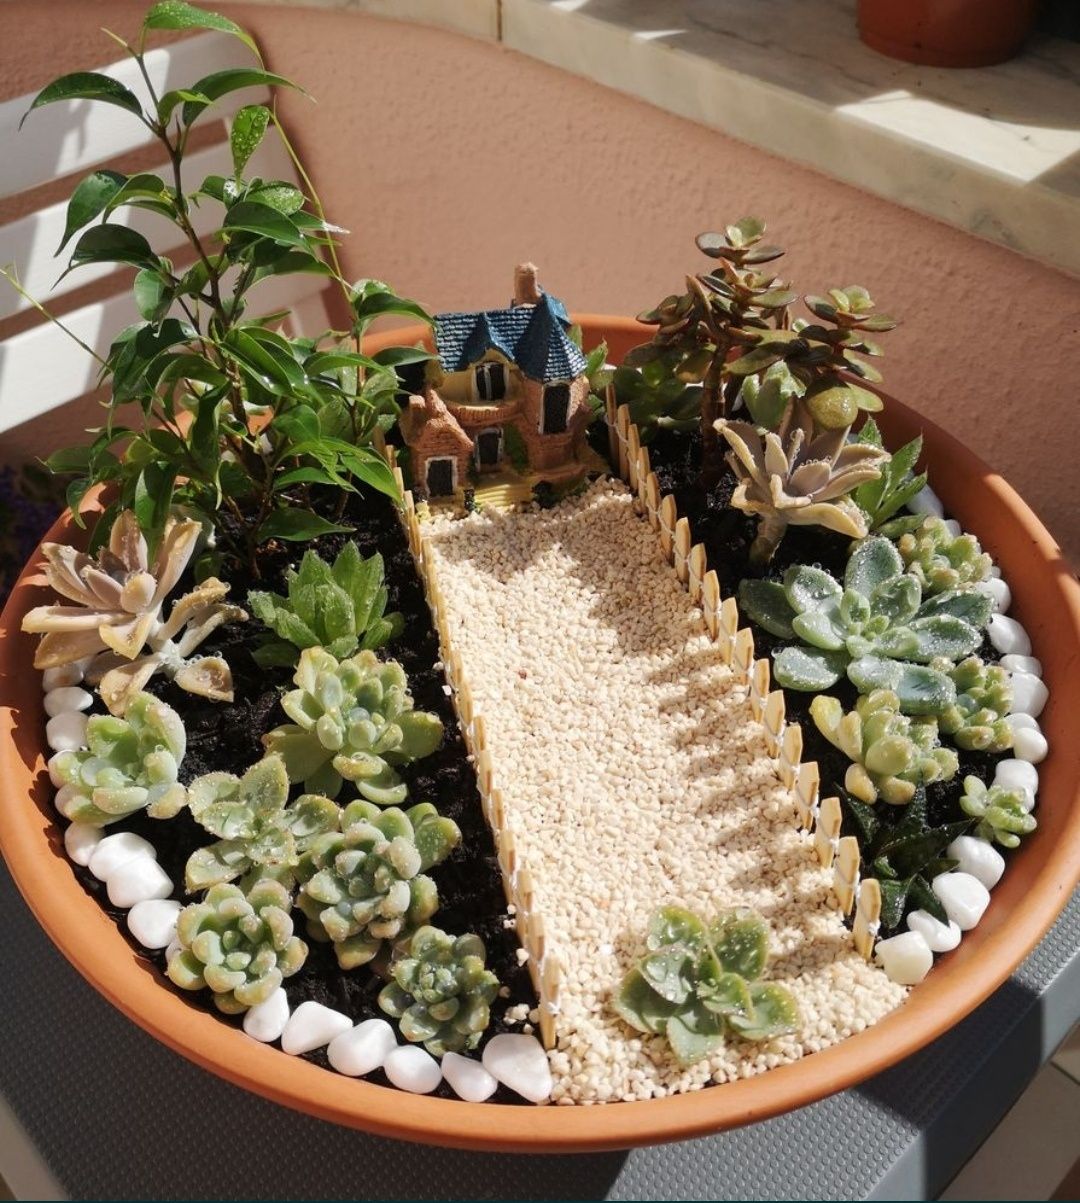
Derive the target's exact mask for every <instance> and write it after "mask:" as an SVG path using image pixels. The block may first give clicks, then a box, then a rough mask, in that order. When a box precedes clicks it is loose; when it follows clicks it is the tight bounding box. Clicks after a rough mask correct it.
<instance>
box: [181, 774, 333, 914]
mask: <svg viewBox="0 0 1080 1203" xmlns="http://www.w3.org/2000/svg"><path fill="white" fill-rule="evenodd" d="M187 792H188V807H189V809H190V810H191V816H192V818H193V819H194V820H195V821H196V822H197V823H198V824H199V825H200V826H201V827H204V828H205V829H206V830H207V831H209V832H210V834H211V835H216V836H217V837H218V838H217V842H216V843H213V844H210V845H209V846H208V847H205V848H197V849H196V850H195V851H194V852H193V853H192V854H191V856H189V857H188V862H187V865H186V867H185V869H184V880H185V883H186V885H187V889H188V892H189V893H194V891H196V890H204V889H206V887H207V886H212V885H218V884H219V883H221V882H226V881H233V880H234V879H235V878H237V877H240V876H241V875H242V874H245V873H251V872H252V871H253V870H254V871H256V872H255V876H259V875H261V874H260V872H259V871H262V870H267V871H269V873H271V874H286V875H288V874H289V872H290V871H291V870H292V869H295V867H296V864H297V861H298V860H299V858H300V854H301V853H302V852H304V851H305V850H306V849H307V848H308V847H310V845H311V843H312V841H313V840H315V839H316V837H318V836H321V835H324V834H325V833H326V832H328V831H331V830H332V829H333V828H335V827H336V826H337V824H338V816H339V814H340V811H339V809H338V807H337V806H336V805H335V804H334V803H333V802H331V801H330V799H329V798H322V797H319V795H318V794H304V795H302V796H301V797H299V798H297V799H296V801H295V802H293V803H292V805H291V806H290V805H288V800H289V775H288V773H287V772H286V771H285V762H284V761H283V760H282V759H281V757H280V756H277V755H270V756H264V757H263V759H262V760H260V761H258V762H257V763H256V764H253V765H252V766H251V768H249V769H248V770H247V772H246V773H244V775H243V777H236V776H234V775H233V774H232V773H205V774H203V776H201V777H196V779H195V780H194V781H192V783H191V784H190V785H189V786H188V791H187ZM286 879H288V878H287V877H286Z"/></svg>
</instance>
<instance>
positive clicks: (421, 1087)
mask: <svg viewBox="0 0 1080 1203" xmlns="http://www.w3.org/2000/svg"><path fill="white" fill-rule="evenodd" d="M383 1070H384V1072H385V1073H386V1076H387V1077H388V1078H389V1079H390V1081H391V1082H393V1084H394V1085H395V1086H396V1087H397V1088H398V1090H408V1091H410V1092H411V1093H412V1094H430V1093H431V1092H432V1091H433V1090H434V1089H435V1087H436V1086H438V1084H439V1083H440V1082H441V1081H442V1070H441V1069H440V1068H439V1063H438V1061H436V1060H435V1058H434V1057H433V1056H431V1054H430V1053H426V1052H424V1050H423V1049H422V1048H420V1047H419V1046H418V1045H415V1044H403V1045H401V1046H400V1047H399V1048H395V1049H394V1050H393V1052H391V1053H390V1055H389V1056H388V1057H387V1058H386V1063H385V1064H384V1065H383Z"/></svg>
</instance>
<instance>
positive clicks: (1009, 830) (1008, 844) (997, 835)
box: [960, 776, 1038, 848]
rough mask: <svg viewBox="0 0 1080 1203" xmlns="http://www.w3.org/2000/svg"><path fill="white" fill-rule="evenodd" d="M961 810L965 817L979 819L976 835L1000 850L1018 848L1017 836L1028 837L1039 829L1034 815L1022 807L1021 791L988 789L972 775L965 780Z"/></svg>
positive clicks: (998, 787)
mask: <svg viewBox="0 0 1080 1203" xmlns="http://www.w3.org/2000/svg"><path fill="white" fill-rule="evenodd" d="M960 807H961V809H962V810H963V812H964V814H966V815H971V816H972V818H975V819H978V820H979V825H978V826H977V827H976V828H975V834H976V835H978V836H981V837H982V839H984V840H990V841H992V842H995V843H998V844H1000V845H1001V846H1002V848H1015V847H1017V845H1018V844H1019V843H1020V837H1021V836H1024V835H1030V834H1031V832H1033V831H1034V830H1035V828H1036V827H1037V826H1038V823H1037V822H1036V821H1035V816H1034V815H1033V814H1029V813H1028V812H1027V810H1026V809H1025V808H1024V795H1023V793H1022V792H1021V791H1020V790H1015V789H1014V790H1010V789H1005V788H1004V787H1003V786H1000V785H990V786H988V785H985V784H984V783H983V782H982V781H980V780H979V778H978V777H974V776H972V777H965V778H964V792H963V794H961V796H960Z"/></svg>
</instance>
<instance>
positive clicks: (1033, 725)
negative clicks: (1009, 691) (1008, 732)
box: [1005, 714, 1042, 735]
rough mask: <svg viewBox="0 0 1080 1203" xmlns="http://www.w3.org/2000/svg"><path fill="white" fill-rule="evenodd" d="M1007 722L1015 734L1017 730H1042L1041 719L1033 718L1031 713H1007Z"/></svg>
mask: <svg viewBox="0 0 1080 1203" xmlns="http://www.w3.org/2000/svg"><path fill="white" fill-rule="evenodd" d="M1005 722H1006V723H1008V725H1009V726H1010V727H1011V728H1012V730H1013V734H1014V735H1015V734H1016V732H1017V731H1041V730H1042V728H1041V727H1040V726H1039V720H1038V719H1037V718H1032V717H1031V715H1030V714H1007V715H1006V716H1005Z"/></svg>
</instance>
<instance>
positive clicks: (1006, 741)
mask: <svg viewBox="0 0 1080 1203" xmlns="http://www.w3.org/2000/svg"><path fill="white" fill-rule="evenodd" d="M932 664H933V666H934V667H936V668H938V669H940V670H941V671H942V672H945V673H947V674H948V675H949V677H950V678H951V680H952V682H953V684H954V685H955V686H956V701H955V702H953V703H951V704H950V705H948V706H946V707H945V709H944V710H942V712H941V714H940V715H939V716H938V726H939V727H940V729H941V730H942V731H943V732H944V733H945V734H946V735H948V736H949V737H950V738H951V739H952V741H953V743H954V744H956V746H957V747H958V748H963V749H964V750H965V751H967V752H1006V751H1008V749H1009V748H1011V747H1012V746H1013V730H1012V727H1010V726H1009V724H1008V723H1007V722H1006V721H1005V716H1006V715H1007V714H1008V713H1009V711H1010V709H1011V708H1012V678H1011V677H1010V676H1009V673H1008V672H1007V671H1006V670H1005V669H1004V668H1002V667H1001V666H1000V665H998V664H992V665H991V664H984V663H983V662H982V661H981V660H980V659H979V657H978V656H969V657H968V658H967V659H966V660H961V661H960V663H959V664H957V665H951V664H949V663H947V662H945V661H932Z"/></svg>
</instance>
